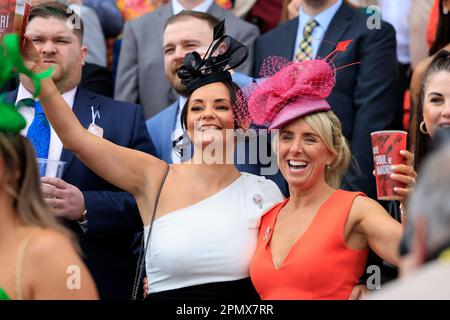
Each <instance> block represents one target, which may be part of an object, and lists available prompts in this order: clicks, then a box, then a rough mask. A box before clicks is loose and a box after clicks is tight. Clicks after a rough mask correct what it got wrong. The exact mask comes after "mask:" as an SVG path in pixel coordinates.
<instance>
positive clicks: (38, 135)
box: [27, 101, 50, 158]
mask: <svg viewBox="0 0 450 320" xmlns="http://www.w3.org/2000/svg"><path fill="white" fill-rule="evenodd" d="M27 138H28V139H29V140H30V142H31V143H32V144H33V146H34V149H35V151H36V157H38V158H48V150H49V148H50V124H49V123H48V121H47V118H46V117H45V113H44V110H42V106H41V103H40V102H39V101H35V102H34V118H33V122H31V125H30V127H29V128H28V132H27Z"/></svg>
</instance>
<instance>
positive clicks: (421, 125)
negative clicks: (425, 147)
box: [419, 121, 428, 134]
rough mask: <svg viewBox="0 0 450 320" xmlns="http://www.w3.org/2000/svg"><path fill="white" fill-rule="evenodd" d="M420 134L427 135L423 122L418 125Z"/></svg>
mask: <svg viewBox="0 0 450 320" xmlns="http://www.w3.org/2000/svg"><path fill="white" fill-rule="evenodd" d="M419 129H420V132H422V133H423V134H428V131H427V127H426V125H425V121H422V122H421V123H420V125H419Z"/></svg>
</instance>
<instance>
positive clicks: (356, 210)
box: [350, 196, 387, 219]
mask: <svg viewBox="0 0 450 320" xmlns="http://www.w3.org/2000/svg"><path fill="white" fill-rule="evenodd" d="M350 213H351V214H352V215H354V216H355V218H357V219H362V218H363V217H364V216H365V215H367V214H376V213H381V214H383V213H387V212H386V210H384V208H383V207H382V206H381V205H380V204H379V203H378V202H377V201H375V200H373V199H371V198H369V197H365V196H357V197H356V198H355V200H354V201H353V205H352V209H351V211H350Z"/></svg>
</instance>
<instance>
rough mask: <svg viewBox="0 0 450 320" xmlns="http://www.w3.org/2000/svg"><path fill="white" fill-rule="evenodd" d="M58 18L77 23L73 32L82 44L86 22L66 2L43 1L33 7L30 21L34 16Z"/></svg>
mask: <svg viewBox="0 0 450 320" xmlns="http://www.w3.org/2000/svg"><path fill="white" fill-rule="evenodd" d="M37 17H39V18H44V19H48V18H56V19H59V20H62V21H65V22H73V23H75V24H76V25H75V26H74V28H73V29H72V31H73V33H74V34H75V35H76V36H77V38H78V40H79V41H80V45H81V44H82V43H83V34H84V24H83V20H81V18H80V16H79V15H78V14H76V13H75V12H74V11H73V10H71V9H70V8H69V7H68V6H66V5H65V4H62V3H59V2H49V3H42V4H40V5H37V6H35V7H31V9H30V15H29V18H28V22H30V21H31V20H33V19H34V18H37ZM78 22H79V24H78Z"/></svg>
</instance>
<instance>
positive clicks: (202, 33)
mask: <svg viewBox="0 0 450 320" xmlns="http://www.w3.org/2000/svg"><path fill="white" fill-rule="evenodd" d="M218 23H219V20H217V19H216V18H215V17H214V16H212V15H210V14H207V13H202V12H195V11H183V12H181V13H179V14H177V15H174V16H172V17H171V18H169V20H168V21H167V24H166V28H165V29H164V35H163V49H162V50H163V56H164V69H165V70H164V71H165V74H166V77H167V79H168V80H169V82H170V84H171V86H172V88H174V90H175V91H176V92H177V93H178V94H179V98H178V100H177V101H176V102H174V103H173V104H171V105H170V106H168V107H167V108H164V110H163V111H161V112H160V113H158V114H157V115H155V116H153V117H152V118H150V119H149V120H147V122H146V124H147V130H148V132H149V134H150V136H151V138H152V141H153V142H154V144H155V149H156V156H157V157H158V158H160V159H161V160H164V161H166V162H167V163H179V162H181V161H186V160H188V159H190V157H191V151H192V149H191V144H190V141H189V139H188V138H187V136H185V135H184V131H183V129H182V127H181V120H180V119H181V111H182V109H183V107H184V105H185V103H186V100H187V96H188V94H189V93H188V91H187V89H186V87H185V86H184V85H182V84H181V80H180V78H178V76H177V71H178V69H179V68H180V67H181V66H182V65H183V62H184V57H185V55H186V54H187V53H189V52H192V51H197V52H199V53H200V54H201V55H204V54H205V53H206V49H207V48H208V46H209V44H210V43H211V42H212V40H213V28H214V26H216V25H217V24H218ZM225 34H226V32H225ZM232 77H233V81H234V82H235V83H236V84H237V85H238V86H239V87H243V86H245V85H247V84H250V83H251V82H252V78H250V77H248V76H246V75H244V74H242V73H238V72H235V73H233V75H232ZM254 139H255V140H253V141H254V142H255V143H256V142H257V143H258V145H256V148H255V149H256V150H254V151H256V152H258V154H259V151H258V149H257V148H258V147H259V146H260V145H261V142H262V143H265V145H266V146H267V153H266V155H267V158H266V160H270V159H269V156H270V143H269V141H268V140H264V139H265V136H259V137H257V138H254ZM236 149H237V152H236V154H235V156H236V157H235V163H236V167H237V168H238V170H239V171H243V172H248V173H253V174H257V175H261V173H262V171H261V166H262V165H261V161H254V163H250V161H249V160H250V159H251V158H250V156H249V153H250V152H251V151H250V150H251V148H250V147H249V143H248V141H246V140H245V139H242V140H238V142H237V146H236ZM238 152H241V155H240V156H242V157H244V156H245V161H236V160H237V157H238V154H237V153H238ZM258 160H261V159H258ZM266 167H268V168H270V169H273V172H271V174H267V177H268V178H270V179H272V180H274V181H275V183H277V185H278V186H279V187H280V189H281V191H282V192H283V193H284V194H285V195H287V188H286V182H285V180H284V179H283V177H282V176H281V174H280V172H279V170H278V168H277V166H276V158H275V157H273V158H272V159H271V162H270V163H266Z"/></svg>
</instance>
